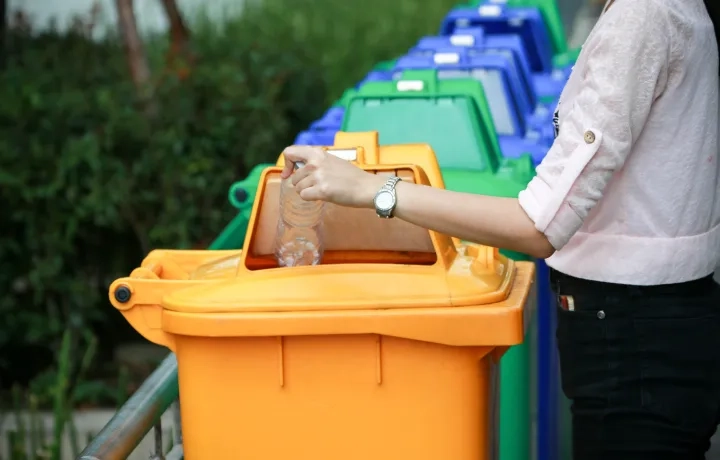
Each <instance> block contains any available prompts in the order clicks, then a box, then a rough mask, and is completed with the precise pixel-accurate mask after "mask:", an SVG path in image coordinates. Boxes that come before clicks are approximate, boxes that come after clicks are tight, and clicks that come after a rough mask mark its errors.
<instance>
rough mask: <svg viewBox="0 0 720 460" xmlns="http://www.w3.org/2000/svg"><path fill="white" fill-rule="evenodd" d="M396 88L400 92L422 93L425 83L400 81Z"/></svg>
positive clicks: (420, 81)
mask: <svg viewBox="0 0 720 460" xmlns="http://www.w3.org/2000/svg"><path fill="white" fill-rule="evenodd" d="M396 87H397V90H398V91H422V90H423V89H425V83H424V82H423V81H422V80H400V81H399V82H397V86H396Z"/></svg>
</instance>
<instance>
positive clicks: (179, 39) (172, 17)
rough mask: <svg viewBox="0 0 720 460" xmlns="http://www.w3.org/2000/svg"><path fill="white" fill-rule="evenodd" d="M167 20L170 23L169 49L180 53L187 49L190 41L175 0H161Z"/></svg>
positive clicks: (174, 52) (176, 53)
mask: <svg viewBox="0 0 720 460" xmlns="http://www.w3.org/2000/svg"><path fill="white" fill-rule="evenodd" d="M161 2H162V5H163V8H165V14H166V15H167V18H168V22H169V23H170V51H171V52H172V53H173V54H175V55H178V54H182V53H184V52H186V51H187V47H188V43H189V42H190V32H189V31H188V28H187V26H186V25H185V21H184V20H183V17H182V14H180V9H179V8H178V6H177V2H176V1H175V0H161Z"/></svg>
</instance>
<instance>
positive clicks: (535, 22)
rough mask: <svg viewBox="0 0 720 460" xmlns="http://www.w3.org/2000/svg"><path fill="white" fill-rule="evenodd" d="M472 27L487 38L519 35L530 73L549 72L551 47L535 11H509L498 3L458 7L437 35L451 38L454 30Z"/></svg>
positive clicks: (509, 9)
mask: <svg viewBox="0 0 720 460" xmlns="http://www.w3.org/2000/svg"><path fill="white" fill-rule="evenodd" d="M471 26H472V27H478V26H479V27H482V28H483V29H484V33H485V36H488V37H489V36H492V35H497V34H517V35H519V36H520V37H522V40H523V42H524V43H525V48H526V49H527V51H528V57H529V60H530V68H531V70H532V71H533V72H538V73H548V72H551V71H552V43H551V41H550V35H549V34H548V30H547V27H546V26H545V21H544V20H543V17H542V14H541V13H540V10H539V9H538V8H530V7H524V8H517V7H515V8H508V7H507V6H506V5H502V4H497V3H490V4H483V5H480V6H479V7H475V6H462V7H457V8H454V9H453V10H451V11H450V13H448V15H447V16H445V19H444V20H443V22H442V26H441V27H440V35H452V34H454V33H455V31H456V29H459V28H463V27H471Z"/></svg>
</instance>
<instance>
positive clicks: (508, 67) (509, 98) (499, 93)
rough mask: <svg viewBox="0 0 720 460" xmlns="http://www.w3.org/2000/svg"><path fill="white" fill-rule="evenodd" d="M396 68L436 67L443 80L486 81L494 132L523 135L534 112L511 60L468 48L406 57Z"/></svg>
mask: <svg viewBox="0 0 720 460" xmlns="http://www.w3.org/2000/svg"><path fill="white" fill-rule="evenodd" d="M395 68H396V69H397V70H400V71H403V70H422V69H436V70H437V76H438V78H440V79H451V78H466V79H467V78H474V79H476V80H479V81H480V82H482V84H483V88H484V90H485V97H486V98H487V101H488V105H489V106H490V112H491V114H492V118H493V123H494V125H495V131H496V132H497V134H498V135H500V136H524V135H525V130H526V118H527V117H528V116H529V115H530V114H531V113H532V112H533V111H534V108H533V107H531V106H530V104H529V101H528V97H527V94H526V93H523V88H522V86H521V85H520V82H519V80H518V79H517V78H513V77H517V69H516V68H515V67H514V63H513V62H512V60H511V59H507V58H506V57H505V56H502V55H494V54H485V53H483V52H477V54H475V55H471V54H470V53H469V52H468V50H466V49H459V48H455V49H452V48H450V49H440V50H438V51H437V52H435V53H433V54H432V55H413V54H410V55H408V56H404V57H402V58H400V59H398V62H397V64H396V66H395Z"/></svg>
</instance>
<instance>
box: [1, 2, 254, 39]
mask: <svg viewBox="0 0 720 460" xmlns="http://www.w3.org/2000/svg"><path fill="white" fill-rule="evenodd" d="M177 2H178V5H179V7H180V9H181V10H182V11H183V13H185V14H186V16H187V15H189V14H192V13H193V12H194V11H196V10H197V9H198V8H203V9H205V10H206V11H207V13H208V14H209V15H210V16H211V17H216V18H220V17H222V15H223V14H227V13H228V12H232V11H237V10H238V9H239V7H240V6H241V5H242V3H243V0H211V1H209V0H177ZM94 4H98V5H99V6H100V8H101V11H102V18H103V22H104V23H105V24H107V25H108V26H111V27H113V28H114V27H115V21H116V15H115V1H114V0H9V2H8V12H9V15H10V17H12V13H13V11H15V10H18V9H21V10H23V11H25V12H26V13H27V14H29V15H30V19H31V21H32V23H33V25H34V26H37V27H45V26H47V24H48V21H50V19H51V18H53V17H54V18H56V19H57V24H58V27H60V28H66V27H67V26H68V25H69V24H70V22H71V21H72V18H73V17H74V16H75V15H82V16H86V15H87V14H88V13H89V11H90V10H91V8H92V7H93V5H94ZM134 4H135V16H136V18H137V21H138V25H139V27H140V29H141V30H142V31H144V32H150V31H153V32H155V31H162V30H164V29H165V28H166V27H167V23H166V20H165V14H164V13H163V10H162V6H161V3H160V0H134Z"/></svg>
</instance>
